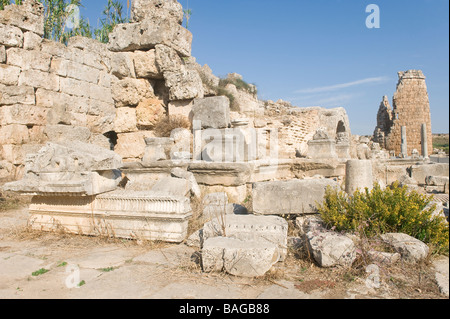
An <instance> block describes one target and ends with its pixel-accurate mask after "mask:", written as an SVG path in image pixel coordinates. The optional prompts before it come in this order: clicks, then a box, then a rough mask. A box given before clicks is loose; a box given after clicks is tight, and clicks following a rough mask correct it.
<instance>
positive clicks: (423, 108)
mask: <svg viewBox="0 0 450 319" xmlns="http://www.w3.org/2000/svg"><path fill="white" fill-rule="evenodd" d="M398 77H399V81H398V84H397V92H395V94H394V98H393V107H392V109H391V107H390V105H389V101H388V100H387V97H384V98H383V102H382V103H381V105H380V109H379V111H378V116H377V127H376V129H375V133H374V141H375V142H378V143H380V145H381V146H382V147H384V148H386V149H387V150H390V151H394V152H395V154H396V155H400V154H402V142H403V145H404V147H406V149H407V154H402V155H403V156H411V154H412V151H413V150H414V149H416V150H417V151H419V153H420V154H421V155H423V156H428V155H429V154H431V153H432V151H433V140H432V138H433V137H432V131H431V114H430V102H429V99H428V92H427V86H426V83H425V76H424V74H423V72H422V71H420V70H409V71H406V72H399V73H398ZM402 128H403V131H404V132H406V134H403V138H402Z"/></svg>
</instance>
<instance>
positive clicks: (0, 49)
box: [0, 45, 6, 63]
mask: <svg viewBox="0 0 450 319" xmlns="http://www.w3.org/2000/svg"><path fill="white" fill-rule="evenodd" d="M5 62H6V49H5V46H4V45H0V63H5Z"/></svg>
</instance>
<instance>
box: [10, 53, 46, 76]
mask: <svg viewBox="0 0 450 319" xmlns="http://www.w3.org/2000/svg"><path fill="white" fill-rule="evenodd" d="M6 56H7V57H8V64H9V65H14V66H18V67H20V68H21V69H22V71H24V70H29V69H35V70H39V71H43V72H48V71H49V69H50V60H51V58H52V57H51V56H50V55H49V54H47V53H42V52H39V51H30V50H25V49H20V48H11V49H8V50H7V51H6Z"/></svg>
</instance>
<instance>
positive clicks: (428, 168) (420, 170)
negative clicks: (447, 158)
mask: <svg viewBox="0 0 450 319" xmlns="http://www.w3.org/2000/svg"><path fill="white" fill-rule="evenodd" d="M428 176H446V177H448V176H449V164H448V163H432V164H423V165H413V166H412V167H411V177H412V178H414V179H415V180H416V181H417V182H418V183H419V184H421V185H424V184H426V178H427V177H428Z"/></svg>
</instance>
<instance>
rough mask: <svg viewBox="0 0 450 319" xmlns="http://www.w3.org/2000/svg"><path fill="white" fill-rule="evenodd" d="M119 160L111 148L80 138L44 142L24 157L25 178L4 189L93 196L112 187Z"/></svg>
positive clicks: (26, 192) (114, 184)
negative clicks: (34, 151) (88, 142)
mask: <svg viewBox="0 0 450 319" xmlns="http://www.w3.org/2000/svg"><path fill="white" fill-rule="evenodd" d="M121 166H122V159H121V158H120V157H119V156H118V155H117V154H115V153H114V152H112V151H109V150H106V149H102V148H99V147H95V146H94V145H92V144H86V143H82V142H79V141H69V142H62V143H58V144H56V143H47V144H46V145H45V146H44V147H43V148H41V149H40V150H39V151H38V152H37V153H35V154H30V155H28V156H27V159H26V165H25V171H26V173H25V177H24V179H22V180H20V181H18V182H13V183H10V184H7V185H5V189H6V190H9V191H14V192H20V193H25V194H35V195H43V194H49V193H51V194H53V193H56V194H61V193H64V194H79V195H80V196H83V195H88V196H91V195H95V194H100V193H103V192H107V191H111V190H114V189H115V188H116V187H117V185H118V183H119V182H120V180H121V174H120V172H119V171H118V169H119V168H120V167H121Z"/></svg>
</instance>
